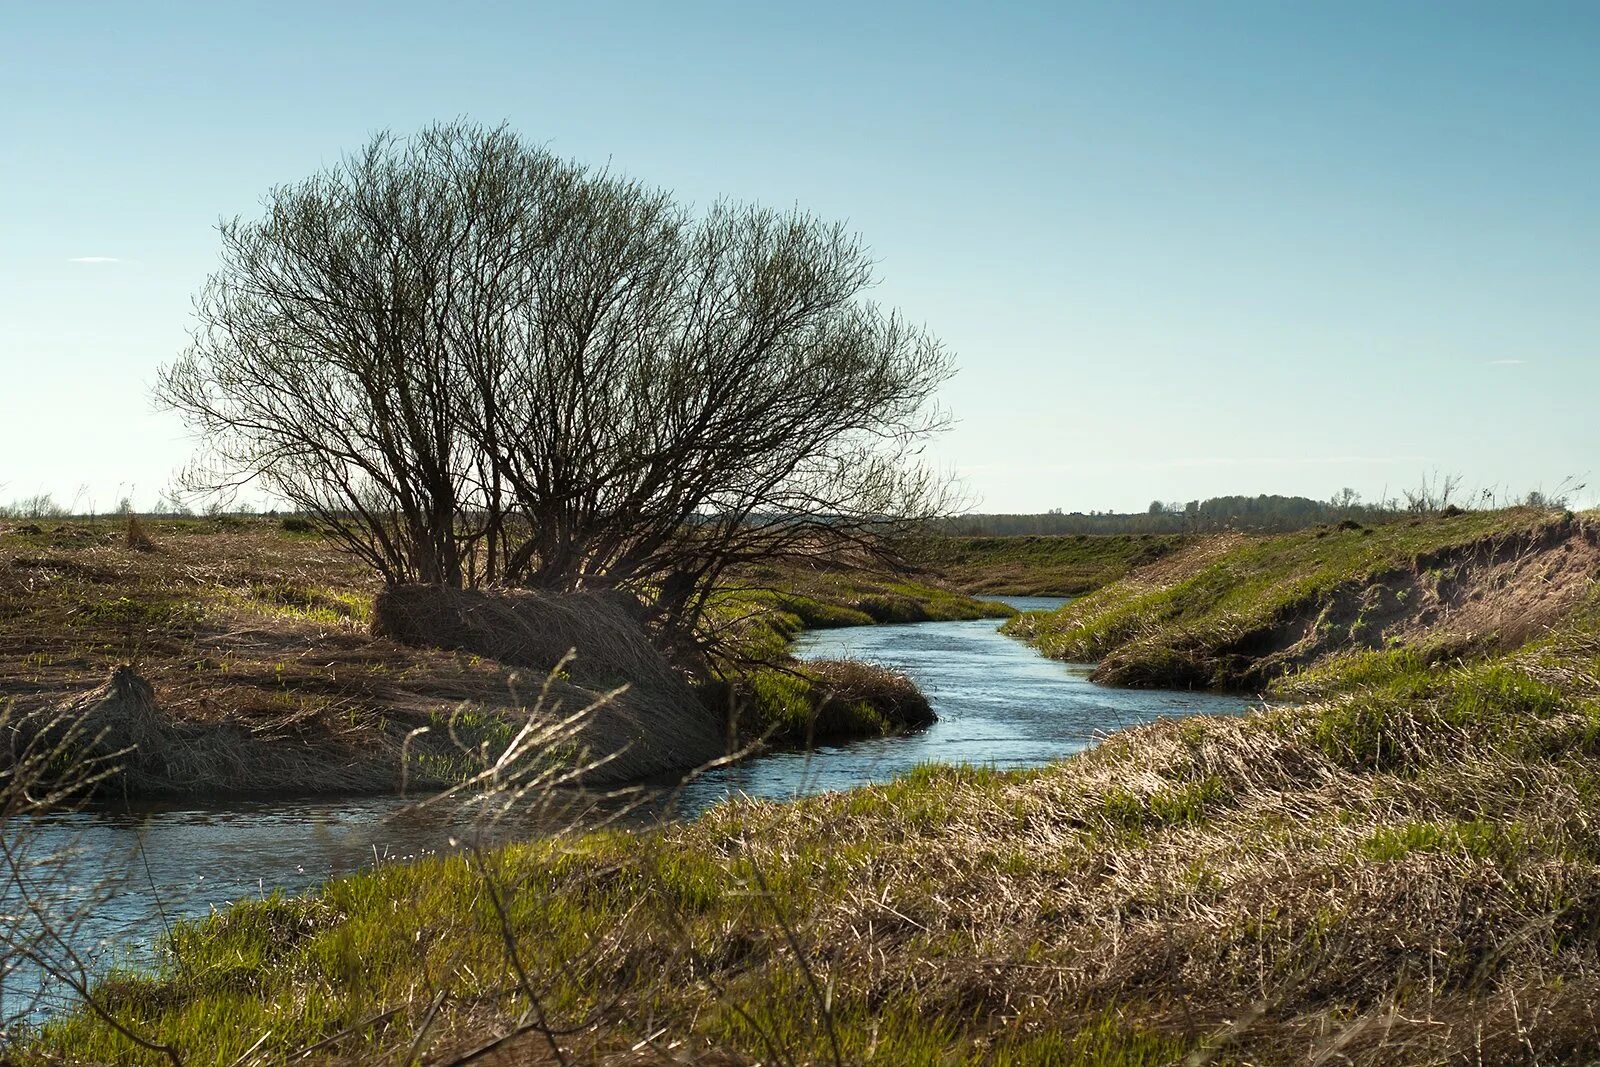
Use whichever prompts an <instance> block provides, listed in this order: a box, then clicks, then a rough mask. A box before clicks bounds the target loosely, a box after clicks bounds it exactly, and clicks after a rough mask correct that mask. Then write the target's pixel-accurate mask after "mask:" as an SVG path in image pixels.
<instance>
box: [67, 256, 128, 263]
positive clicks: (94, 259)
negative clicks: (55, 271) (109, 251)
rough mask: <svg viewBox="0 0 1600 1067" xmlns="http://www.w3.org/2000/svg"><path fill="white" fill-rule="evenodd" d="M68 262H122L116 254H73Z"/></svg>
mask: <svg viewBox="0 0 1600 1067" xmlns="http://www.w3.org/2000/svg"><path fill="white" fill-rule="evenodd" d="M67 262H68V263H121V262H122V260H120V259H118V258H117V257H116V256H73V257H72V258H71V259H69V260H67Z"/></svg>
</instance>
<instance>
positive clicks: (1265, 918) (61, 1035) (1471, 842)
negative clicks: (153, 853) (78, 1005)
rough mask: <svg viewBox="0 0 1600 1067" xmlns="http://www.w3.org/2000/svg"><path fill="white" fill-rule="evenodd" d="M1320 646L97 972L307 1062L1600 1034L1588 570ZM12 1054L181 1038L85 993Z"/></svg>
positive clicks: (150, 1016) (1339, 1045) (981, 1050)
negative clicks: (1474, 648)
mask: <svg viewBox="0 0 1600 1067" xmlns="http://www.w3.org/2000/svg"><path fill="white" fill-rule="evenodd" d="M1321 669H1322V671H1323V675H1324V676H1323V680H1322V683H1321V684H1320V686H1319V688H1320V689H1322V690H1323V693H1324V695H1322V696H1320V697H1318V698H1317V699H1316V700H1314V701H1313V702H1311V703H1308V704H1306V705H1303V706H1295V707H1280V708H1275V709H1271V710H1266V711H1262V712H1259V713H1257V714H1254V715H1251V716H1247V717H1244V718H1240V719H1206V718H1195V719H1188V720H1180V721H1169V722H1161V723H1157V724H1154V725H1151V726H1147V727H1141V728H1137V729H1134V730H1129V731H1125V732H1123V733H1120V734H1118V735H1115V736H1113V737H1112V738H1111V739H1109V740H1108V741H1107V742H1105V743H1104V744H1102V745H1101V746H1099V747H1098V748H1096V749H1094V750H1092V751H1090V752H1088V753H1085V754H1082V755H1080V756H1077V757H1074V758H1071V759H1068V760H1065V761H1063V762H1061V763H1059V764H1056V765H1054V766H1051V767H1047V768H1043V769H1040V770H1037V771H1029V772H1020V773H997V772H991V771H983V770H973V769H963V768H948V769H928V770H925V771H919V772H917V773H914V774H912V775H910V776H908V777H905V778H902V779H900V780H898V781H896V782H893V783H890V784H887V785H882V786H874V787H869V788H863V789H858V790H854V791H851V792H847V793H840V794H833V795H828V796H822V797H816V798H812V799H809V800H803V801H799V802H796V803H790V804H768V803H755V802H738V803H729V804H724V805H722V806H720V807H718V808H716V809H714V810H713V811H712V812H711V813H709V814H708V815H706V816H705V817H703V818H701V819H699V820H696V821H694V822H691V823H687V824H682V825H677V826H672V827H669V828H666V829H664V830H659V831H651V832H644V833H633V832H620V831H617V832H607V833H601V834H591V835H582V836H576V837H568V838H561V839H556V840H548V841H541V842H536V843H531V844H527V845H519V846H514V847H511V848H506V849H501V850H497V851H491V852H488V853H485V854H482V855H478V856H474V855H464V856H457V857H454V858H449V859H438V860H431V861H427V862H424V863H421V864H412V865H395V866H390V867H385V868H382V869H380V870H376V871H373V872H371V873H368V874H364V875H360V876H357V877H355V878H350V879H345V880H341V881H338V882H335V883H333V884H331V885H330V886H329V887H328V888H327V889H326V890H324V891H323V892H321V893H319V894H315V895H312V896H310V897H306V898H298V899H273V900H268V901H264V902H252V903H248V904H241V905H238V906H236V907H234V908H232V909H230V910H228V911H226V912H224V913H222V914H221V915H219V916H217V917H215V918H213V919H211V920H208V921H205V922H202V923H199V924H194V925H190V926H185V927H182V928H181V929H180V930H179V931H178V932H177V934H176V936H175V937H174V939H173V943H172V951H171V953H170V955H169V957H168V961H167V963H166V964H165V966H164V969H163V970H162V972H161V973H159V974H156V975H153V976H131V975H124V976H116V977H113V978H111V979H108V980H107V981H106V982H105V983H103V984H102V986H101V991H100V996H101V998H102V1003H103V1004H104V1006H105V1008H106V1010H107V1012H108V1013H109V1014H111V1015H112V1016H114V1017H115V1018H116V1019H117V1020H118V1021H119V1023H121V1024H123V1025H124V1026H126V1027H128V1028H130V1029H132V1030H134V1031H135V1032H137V1033H139V1034H141V1035H143V1036H144V1037H145V1038H146V1039H147V1040H153V1041H156V1042H159V1043H162V1044H169V1045H171V1046H173V1047H174V1048H175V1049H177V1050H179V1051H180V1053H181V1055H182V1057H183V1059H184V1062H186V1063H195V1064H227V1063H232V1062H235V1060H236V1058H238V1057H239V1056H241V1055H242V1054H245V1053H247V1052H250V1050H252V1049H253V1050H255V1053H256V1054H260V1055H261V1056H263V1057H264V1060H271V1061H279V1060H281V1058H283V1057H284V1056H287V1055H289V1054H291V1053H292V1052H294V1051H295V1050H297V1049H301V1048H304V1047H306V1046H310V1045H313V1044H314V1043H317V1042H322V1041H326V1042H328V1043H327V1044H325V1045H323V1046H321V1047H320V1048H319V1049H318V1050H317V1052H316V1053H315V1054H314V1055H313V1056H311V1057H310V1059H311V1060H312V1061H313V1062H315V1061H316V1060H317V1058H318V1057H322V1058H324V1059H329V1060H339V1061H340V1062H345V1061H348V1060H352V1059H353V1060H358V1061H379V1060H381V1061H384V1062H406V1061H407V1059H408V1057H410V1056H412V1055H413V1054H415V1055H424V1054H425V1055H426V1056H427V1057H429V1058H436V1059H440V1060H443V1061H446V1062H448V1061H450V1060H451V1059H452V1057H456V1056H460V1055H463V1054H466V1053H468V1052H471V1051H473V1050H476V1049H480V1048H482V1047H484V1046H485V1045H486V1044H488V1043H489V1042H491V1041H496V1040H501V1041H503V1042H504V1044H503V1045H502V1046H500V1047H499V1048H498V1050H497V1052H496V1053H495V1055H498V1056H500V1057H502V1058H500V1059H495V1058H493V1056H488V1057H486V1059H485V1062H505V1063H510V1062H519V1063H521V1062H552V1063H554V1062H563V1061H564V1062H570V1063H606V1064H622V1063H628V1064H632V1063H651V1064H655V1063H663V1064H664V1063H680V1062H690V1061H694V1062H710V1063H730V1064H731V1063H748V1062H754V1061H759V1062H764V1063H792V1064H801V1063H835V1062H838V1063H883V1064H895V1065H901V1064H929V1065H932V1064H960V1063H972V1064H1077V1063H1089V1064H1141V1065H1157V1064H1172V1063H1180V1062H1206V1063H1240V1064H1261V1063H1309V1062H1339V1063H1348V1062H1353V1063H1386V1064H1418V1063H1456V1062H1473V1063H1513V1062H1515V1063H1525V1062H1527V1063H1567V1062H1585V1061H1587V1060H1588V1059H1590V1058H1592V1057H1593V1056H1595V1055H1600V1041H1597V1038H1596V1034H1597V1033H1600V996H1597V994H1600V823H1596V821H1595V820H1594V819H1593V818H1592V817H1591V813H1592V812H1593V810H1594V809H1595V805H1596V804H1597V803H1600V603H1597V602H1596V597H1595V596H1594V594H1593V592H1592V591H1591V592H1589V593H1588V594H1586V595H1585V597H1584V598H1582V599H1581V600H1580V602H1579V603H1578V604H1576V605H1575V606H1574V607H1573V608H1572V610H1570V611H1569V612H1567V613H1566V615H1565V616H1564V617H1563V619H1562V621H1561V622H1560V623H1559V624H1557V625H1556V626H1555V627H1554V628H1553V629H1551V630H1549V631H1547V632H1545V633H1543V634H1540V635H1538V636H1537V637H1535V638H1533V639H1531V640H1529V641H1527V642H1525V643H1523V644H1522V645H1521V646H1520V647H1517V648H1515V649H1511V650H1502V651H1489V652H1485V653H1484V654H1482V655H1481V656H1479V657H1477V658H1475V659H1474V660H1472V661H1470V662H1462V661H1460V660H1459V659H1458V660H1454V661H1449V662H1445V661H1433V662H1428V661H1425V660H1424V659H1423V658H1421V657H1418V656H1416V655H1414V654H1413V653H1412V652H1411V651H1409V650H1405V649H1393V650H1388V651H1378V652H1368V653H1360V654H1356V653H1352V654H1349V655H1346V656H1344V657H1342V658H1332V659H1329V660H1328V661H1326V662H1325V663H1324V665H1323V667H1322V668H1321ZM541 1020H542V1021H541ZM542 1031H548V1032H549V1036H546V1033H544V1032H542ZM557 1047H558V1048H559V1049H560V1052H559V1053H557V1052H556V1051H553V1049H554V1048H557ZM17 1055H18V1057H19V1059H20V1061H21V1062H30V1061H33V1062H43V1061H45V1060H48V1059H50V1058H54V1057H60V1058H65V1059H69V1060H70V1059H91V1060H118V1061H119V1062H147V1063H160V1062H164V1056H163V1054H162V1053H159V1052H154V1051H150V1050H147V1049H146V1050H140V1049H138V1048H135V1047H133V1046H131V1045H130V1044H129V1043H128V1041H127V1039H126V1038H125V1037H124V1036H122V1035H120V1034H118V1033H117V1032H116V1031H115V1030H114V1029H113V1028H112V1027H110V1026H108V1025H107V1024H106V1023H105V1021H104V1020H103V1019H99V1018H96V1017H94V1016H92V1015H90V1014H88V1013H83V1012H80V1013H79V1014H78V1015H76V1016H74V1017H72V1018H70V1019H66V1020H63V1021H60V1022H58V1023H55V1024H52V1025H51V1026H50V1027H48V1028H47V1029H46V1030H45V1031H44V1032H42V1033H40V1034H37V1035H35V1036H34V1038H33V1039H32V1041H31V1043H29V1044H28V1045H27V1046H26V1048H25V1049H22V1050H19V1051H18V1053H17Z"/></svg>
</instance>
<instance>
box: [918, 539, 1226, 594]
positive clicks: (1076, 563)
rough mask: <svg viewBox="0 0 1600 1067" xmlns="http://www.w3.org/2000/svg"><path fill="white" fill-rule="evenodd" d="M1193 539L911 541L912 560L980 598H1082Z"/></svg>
mask: <svg viewBox="0 0 1600 1067" xmlns="http://www.w3.org/2000/svg"><path fill="white" fill-rule="evenodd" d="M1194 540H1195V539H1194V538H1192V537H1188V536H1185V535H1181V534H1149V535H1145V534H1081V535H1076V536H1061V537H932V538H927V539H926V540H921V541H917V542H914V543H911V544H908V545H907V546H906V547H905V549H904V551H905V554H906V556H907V558H909V559H910V560H912V561H913V562H915V563H917V564H918V565H920V566H923V567H926V568H927V569H928V570H930V571H932V572H933V573H935V574H937V575H939V576H940V577H941V578H942V579H943V580H944V581H947V582H950V583H951V584H952V585H954V586H955V587H956V588H958V589H961V590H963V591H964V592H968V593H972V594H974V595H977V596H983V595H988V596H1078V595H1079V594H1081V593H1087V592H1089V591H1090V590H1092V589H1098V588H1100V587H1101V586H1103V585H1107V584H1109V583H1111V582H1114V581H1116V580H1117V579H1118V578H1121V577H1122V576H1123V575H1125V574H1127V573H1128V571H1130V570H1132V569H1133V568H1134V567H1137V566H1140V565H1142V564H1145V563H1151V562H1153V561H1155V560H1157V559H1160V558H1161V557H1163V556H1165V555H1168V554H1169V553H1172V552H1175V551H1177V550H1178V549H1180V548H1182V547H1184V546H1185V545H1187V544H1189V543H1191V542H1192V541H1194Z"/></svg>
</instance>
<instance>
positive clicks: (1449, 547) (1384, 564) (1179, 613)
mask: <svg viewBox="0 0 1600 1067" xmlns="http://www.w3.org/2000/svg"><path fill="white" fill-rule="evenodd" d="M1597 577H1600V522H1597V520H1596V519H1595V518H1594V517H1592V516H1591V517H1581V516H1572V515H1569V514H1565V513H1556V512H1547V511H1536V510H1531V509H1512V510H1509V511H1501V512H1490V513H1472V514H1461V515H1455V516H1451V517H1435V518H1427V519H1417V520H1412V521H1408V522H1402V523H1396V524H1391V525H1387V526H1380V527H1361V526H1357V525H1355V524H1353V523H1352V524H1343V525H1341V526H1340V527H1324V528H1321V529H1318V530H1311V531H1304V532H1300V533H1294V534H1287V535H1283V536H1279V537H1271V538H1260V539H1254V538H1243V537H1237V536H1235V537H1228V538H1214V539H1209V540H1207V541H1204V542H1201V543H1200V544H1198V545H1195V546H1193V547H1191V548H1189V549H1186V550H1184V551H1181V552H1178V553H1174V554H1173V555H1171V556H1169V557H1167V558H1165V559H1163V560H1161V561H1159V562H1157V563H1155V564H1153V565H1151V566H1147V567H1144V568H1140V569H1138V570H1136V571H1134V572H1133V573H1132V574H1130V575H1129V576H1128V577H1127V578H1124V579H1123V580H1121V581H1119V582H1117V583H1114V584H1113V585H1111V586H1108V587H1106V588H1105V589H1102V590H1099V591H1098V592H1096V593H1093V594H1091V595H1089V596H1086V597H1084V598H1082V599H1081V600H1078V601H1075V602H1074V603H1072V604H1069V605H1067V606H1066V607H1065V608H1063V609H1062V610H1061V611H1059V612H1057V613H1055V614H1053V615H1049V616H1029V617H1026V618H1022V619H1018V620H1016V621H1015V622H1013V623H1012V624H1011V632H1013V633H1016V634H1017V635H1019V636H1023V637H1025V638H1027V639H1028V640H1030V641H1032V642H1034V643H1035V644H1037V645H1038V646H1039V647H1040V648H1041V649H1042V650H1043V651H1044V652H1045V653H1046V654H1048V655H1051V656H1054V657H1056V658H1060V659H1071V660H1080V661H1089V660H1099V661H1100V663H1099V666H1098V668H1097V669H1096V674H1095V677H1096V679H1097V680H1100V681H1105V682H1111V683H1116V684H1123V685H1151V686H1184V687H1213V688H1224V689H1262V688H1265V687H1266V686H1268V685H1269V684H1271V683H1272V682H1274V680H1276V679H1279V678H1282V677H1283V676H1285V675H1287V674H1289V673H1291V672H1296V671H1303V670H1305V669H1307V668H1313V667H1316V666H1317V665H1318V664H1321V663H1323V662H1324V661H1326V660H1327V659H1328V658H1329V657H1332V656H1337V655H1342V654H1349V653H1353V652H1360V651H1373V650H1382V649H1394V648H1402V647H1403V648H1410V649H1413V650H1415V651H1417V652H1418V653H1419V654H1421V655H1424V656H1425V657H1428V658H1431V659H1441V658H1445V657H1449V656H1459V655H1463V654H1469V653H1470V654H1482V653H1487V652H1492V651H1504V650H1507V649H1511V648H1516V647H1518V646H1520V645H1522V644H1524V643H1525V642H1527V641H1529V640H1530V639H1532V638H1535V637H1537V636H1539V635H1541V634H1543V633H1545V632H1546V631H1548V630H1549V629H1550V628H1551V627H1552V626H1554V625H1555V624H1556V623H1558V622H1560V621H1561V620H1562V619H1563V618H1565V617H1566V616H1567V615H1568V614H1569V613H1570V612H1571V611H1572V610H1573V609H1574V608H1575V607H1576V606H1577V605H1578V604H1579V603H1581V602H1582V601H1583V600H1584V598H1585V597H1586V596H1587V595H1588V594H1589V592H1590V590H1591V588H1592V587H1593V585H1594V583H1595V581H1596V579H1597Z"/></svg>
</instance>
